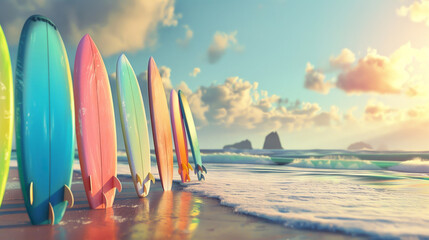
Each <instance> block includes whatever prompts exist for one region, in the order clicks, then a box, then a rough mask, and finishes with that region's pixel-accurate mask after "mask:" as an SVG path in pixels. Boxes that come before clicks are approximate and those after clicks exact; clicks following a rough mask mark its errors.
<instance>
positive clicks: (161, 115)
mask: <svg viewBox="0 0 429 240" xmlns="http://www.w3.org/2000/svg"><path fill="white" fill-rule="evenodd" d="M147 75H148V91H149V107H150V118H151V123H152V134H153V145H154V146H155V155H156V162H157V165H158V172H159V177H160V179H161V185H162V188H163V189H164V191H169V190H171V185H172V182H173V142H172V137H171V124H170V116H169V113H168V105H167V98H166V97H165V91H164V86H163V84H162V79H161V75H159V71H158V68H157V67H156V63H155V60H153V58H152V57H151V58H150V59H149V64H148V73H147Z"/></svg>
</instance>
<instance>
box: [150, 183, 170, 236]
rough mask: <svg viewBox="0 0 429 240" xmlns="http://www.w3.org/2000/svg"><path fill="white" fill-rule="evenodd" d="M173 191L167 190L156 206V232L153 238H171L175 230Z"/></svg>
mask: <svg viewBox="0 0 429 240" xmlns="http://www.w3.org/2000/svg"><path fill="white" fill-rule="evenodd" d="M172 215H173V192H172V191H166V192H164V193H163V194H162V196H161V198H160V199H159V203H158V206H157V207H156V214H155V215H154V216H153V219H154V220H155V234H154V238H153V239H171V238H172V236H173V232H174V225H173V218H172Z"/></svg>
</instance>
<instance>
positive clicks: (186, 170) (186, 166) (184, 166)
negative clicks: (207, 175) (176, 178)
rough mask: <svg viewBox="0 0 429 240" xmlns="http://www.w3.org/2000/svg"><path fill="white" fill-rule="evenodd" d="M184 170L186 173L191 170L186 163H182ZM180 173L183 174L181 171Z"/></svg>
mask: <svg viewBox="0 0 429 240" xmlns="http://www.w3.org/2000/svg"><path fill="white" fill-rule="evenodd" d="M183 171H185V172H186V173H187V172H189V169H188V165H186V164H185V163H184V164H182V172H183ZM180 174H182V173H180Z"/></svg>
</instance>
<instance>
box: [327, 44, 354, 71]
mask: <svg viewBox="0 0 429 240" xmlns="http://www.w3.org/2000/svg"><path fill="white" fill-rule="evenodd" d="M355 60H356V57H355V54H354V53H353V52H352V51H351V50H350V49H348V48H344V49H343V50H341V53H340V54H339V55H338V56H333V57H331V58H330V60H329V61H330V63H331V66H332V67H334V68H348V67H350V66H351V65H352V64H353V63H354V62H355Z"/></svg>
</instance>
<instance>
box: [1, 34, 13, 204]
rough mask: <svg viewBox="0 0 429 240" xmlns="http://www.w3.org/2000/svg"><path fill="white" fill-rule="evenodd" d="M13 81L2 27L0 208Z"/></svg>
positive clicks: (9, 144) (10, 127)
mask: <svg viewBox="0 0 429 240" xmlns="http://www.w3.org/2000/svg"><path fill="white" fill-rule="evenodd" d="M13 110H14V109H13V80H12V66H11V63H10V55H9V48H8V46H7V42H6V38H5V36H4V33H3V29H2V27H1V26H0V133H1V134H2V136H1V137H0V206H1V203H2V201H3V196H4V191H5V190H6V181H7V176H8V174H9V162H10V151H11V148H12V138H13Z"/></svg>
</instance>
